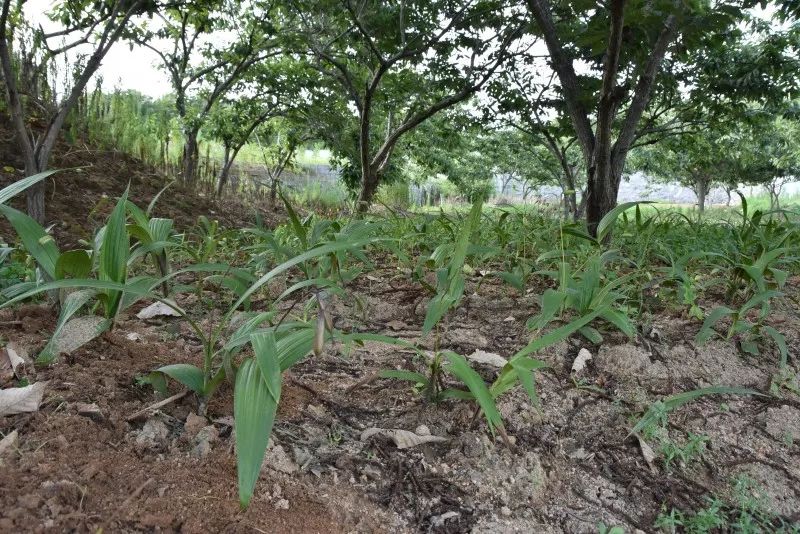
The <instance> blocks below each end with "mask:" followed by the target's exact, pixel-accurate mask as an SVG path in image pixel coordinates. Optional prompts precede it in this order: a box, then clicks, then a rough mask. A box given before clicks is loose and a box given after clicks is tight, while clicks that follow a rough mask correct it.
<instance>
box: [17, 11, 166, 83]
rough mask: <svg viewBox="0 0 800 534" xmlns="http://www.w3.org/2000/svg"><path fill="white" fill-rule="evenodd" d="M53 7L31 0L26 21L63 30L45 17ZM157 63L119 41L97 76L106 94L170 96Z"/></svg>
mask: <svg viewBox="0 0 800 534" xmlns="http://www.w3.org/2000/svg"><path fill="white" fill-rule="evenodd" d="M54 4H55V2H52V1H51V0H28V1H27V2H26V3H25V7H24V11H25V17H26V18H27V19H28V20H29V21H31V22H32V23H33V24H40V25H42V27H43V28H44V29H45V31H52V30H55V29H60V28H61V24H59V23H54V22H52V21H50V20H49V19H48V18H47V16H46V15H45V13H47V12H48V11H49V10H50V9H51V7H52V6H53V5H54ZM51 44H52V46H57V44H58V43H57V42H56V40H53V42H52V43H51ZM78 48H79V49H81V47H78ZM83 50H85V49H83ZM157 60H158V56H156V54H155V52H153V51H152V50H150V49H147V48H144V47H142V46H134V48H133V50H131V48H130V46H129V44H128V43H127V42H123V41H119V42H117V43H115V44H114V46H112V47H111V50H109V52H108V54H107V55H106V57H105V59H104V60H103V63H102V64H101V66H100V69H99V70H98V73H97V75H99V76H102V77H103V89H104V90H105V91H113V90H114V89H116V88H120V89H134V90H136V91H139V92H141V93H144V94H146V95H148V96H152V97H159V96H162V95H164V94H166V93H168V92H169V91H170V86H169V81H168V79H167V76H166V74H165V73H164V72H162V71H160V70H159V69H158V67H157V65H158V61H157ZM97 75H96V76H97ZM90 87H92V84H90Z"/></svg>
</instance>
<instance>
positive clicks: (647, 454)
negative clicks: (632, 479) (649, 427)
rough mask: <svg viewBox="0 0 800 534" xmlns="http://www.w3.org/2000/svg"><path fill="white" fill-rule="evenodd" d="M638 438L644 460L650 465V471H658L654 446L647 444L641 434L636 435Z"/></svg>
mask: <svg viewBox="0 0 800 534" xmlns="http://www.w3.org/2000/svg"><path fill="white" fill-rule="evenodd" d="M636 439H638V440H639V448H640V449H641V450H642V456H643V457H644V460H645V461H646V462H647V465H649V466H650V471H652V472H654V473H655V472H656V465H655V460H656V451H654V450H653V447H651V446H650V445H648V444H647V442H646V441H645V440H643V439H642V438H641V437H640V436H636Z"/></svg>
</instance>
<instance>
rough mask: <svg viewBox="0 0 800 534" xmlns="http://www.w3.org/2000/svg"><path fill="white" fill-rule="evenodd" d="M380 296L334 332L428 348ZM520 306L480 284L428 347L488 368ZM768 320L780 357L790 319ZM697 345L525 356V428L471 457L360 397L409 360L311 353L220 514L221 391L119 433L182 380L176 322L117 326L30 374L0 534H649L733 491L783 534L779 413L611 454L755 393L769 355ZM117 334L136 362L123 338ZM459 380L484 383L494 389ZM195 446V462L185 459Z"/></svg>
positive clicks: (666, 337)
mask: <svg viewBox="0 0 800 534" xmlns="http://www.w3.org/2000/svg"><path fill="white" fill-rule="evenodd" d="M394 274H395V273H393V272H392V271H391V270H390V269H385V270H383V271H379V272H375V273H372V274H371V277H370V278H371V279H370V280H364V281H363V282H361V283H360V284H359V285H358V287H355V288H353V290H354V291H355V292H356V293H357V294H359V295H361V296H362V299H363V300H364V301H365V302H366V305H367V309H366V310H365V311H364V312H359V311H358V309H357V308H356V307H355V306H351V305H348V304H347V303H337V306H336V308H337V315H338V323H337V325H338V326H339V327H344V328H350V329H362V330H366V331H371V332H382V333H386V334H389V335H393V336H397V337H401V338H404V339H408V340H414V341H418V342H420V343H421V344H422V345H423V346H424V345H425V344H426V343H427V344H431V343H432V340H430V339H427V340H420V339H419V332H420V328H421V324H422V319H423V313H424V301H425V298H424V294H423V293H422V291H421V289H418V288H417V287H415V286H412V285H403V284H402V283H401V284H398V283H397V281H396V280H395V281H391V282H390V279H392V278H393V277H394ZM384 282H386V283H384ZM392 284H394V287H395V288H394V289H393V290H391V291H387V290H386V288H388V287H392ZM473 287H474V286H473ZM534 302H535V299H534V298H533V297H532V296H522V297H520V296H518V295H516V294H515V293H514V292H513V291H511V290H507V289H506V288H505V287H503V286H499V285H495V284H493V282H492V281H485V282H484V283H483V284H482V285H481V289H480V291H479V292H478V293H477V294H475V293H469V296H468V297H467V299H466V303H465V305H464V306H463V307H462V308H461V310H459V311H458V312H457V313H456V314H455V317H453V318H452V319H451V320H450V321H449V323H448V324H447V327H446V328H445V330H444V332H443V335H442V336H441V339H440V343H441V345H442V347H443V348H451V349H453V350H457V351H459V352H461V353H464V354H469V353H471V352H472V351H474V350H476V349H482V350H485V351H490V352H496V353H499V354H501V355H504V356H509V355H510V354H511V353H512V352H513V351H514V350H516V349H518V348H520V347H522V346H524V344H526V342H527V340H528V333H527V331H526V329H525V326H524V320H525V318H527V317H528V316H530V315H531V314H533V313H535V311H536V306H535V304H534ZM211 316H213V314H210V316H209V317H211ZM53 319H54V318H53V316H52V314H51V313H50V311H49V310H48V309H47V308H44V307H38V306H26V307H23V308H21V309H19V310H16V311H15V312H13V313H11V312H7V313H5V314H4V315H3V316H2V317H0V325H4V326H2V328H0V333H1V334H2V336H3V337H4V338H6V339H11V340H14V341H15V342H17V343H18V344H19V345H22V346H27V347H30V348H31V349H32V350H33V349H35V348H37V347H39V346H41V344H42V343H43V342H44V340H46V338H47V336H48V333H49V332H50V331H51V329H52V327H53ZM777 320H778V321H779V322H782V324H781V327H782V330H783V331H784V332H786V333H787V335H788V338H789V340H788V343H789V346H790V347H797V346H798V344H797V343H798V332H800V330H798V328H797V325H798V317H797V311H796V310H789V311H788V312H787V314H784V315H780V316H779V317H778V318H777ZM6 325H10V326H6ZM697 329H698V325H697V323H696V322H692V321H689V320H686V319H682V318H679V317H678V318H675V317H669V316H666V315H665V316H663V317H662V316H658V317H656V319H655V321H654V332H655V333H654V334H653V333H651V335H650V336H641V337H640V338H639V339H636V340H628V339H625V338H620V337H619V335H618V334H609V335H607V336H606V342H605V344H604V345H602V346H601V347H600V348H599V349H597V348H596V347H591V346H588V345H586V344H585V343H584V342H582V341H581V340H578V339H575V340H571V341H570V342H565V343H561V344H559V345H556V346H553V347H551V348H549V349H547V350H546V351H544V352H543V353H541V354H540V355H539V356H540V357H541V358H542V359H544V360H546V361H547V362H548V363H550V364H551V366H552V368H551V369H550V370H549V371H547V372H544V373H541V374H540V375H539V380H538V382H539V388H540V396H541V406H540V407H538V408H537V407H535V406H533V405H532V404H531V402H530V400H529V399H527V397H526V396H525V394H524V392H522V391H515V392H514V393H512V394H510V395H508V396H507V397H505V398H503V399H502V400H501V402H500V405H499V406H500V409H501V412H502V414H503V416H504V418H505V420H506V424H507V428H508V433H509V435H510V436H511V439H512V440H513V441H514V443H515V447H514V450H509V449H508V448H507V447H506V446H505V445H503V444H502V442H500V441H499V440H494V439H492V437H491V436H490V435H489V434H488V433H487V432H486V429H485V426H484V425H483V424H482V422H481V421H480V420H478V421H474V420H473V408H472V406H470V405H468V404H466V403H463V402H454V401H451V402H444V403H440V404H429V403H426V402H424V400H423V399H421V398H420V397H419V396H418V395H417V394H415V393H414V392H413V391H411V390H410V388H409V387H408V385H407V384H404V383H400V382H396V381H387V380H369V378H370V377H371V376H372V375H373V374H374V373H375V372H376V371H378V370H380V369H386V368H407V369H415V370H421V369H422V367H421V362H419V361H416V360H415V355H414V353H412V352H404V351H402V350H398V348H397V347H393V346H387V345H381V344H377V343H369V344H367V345H366V346H365V347H360V348H356V349H355V350H351V349H350V348H347V347H342V346H338V345H333V346H330V347H328V349H327V350H326V351H325V353H324V354H323V355H322V356H320V357H318V358H314V357H309V358H308V359H307V360H306V361H304V362H303V363H301V364H300V365H298V366H296V367H295V368H293V369H292V370H291V371H290V372H289V373H287V376H286V377H285V392H284V397H283V401H282V404H281V408H280V412H279V415H278V422H277V423H276V427H275V431H274V443H273V445H272V446H271V448H270V450H269V452H268V457H267V461H266V462H265V468H264V469H263V473H262V477H261V479H260V480H259V483H258V486H257V494H256V496H255V497H254V500H253V503H252V505H251V506H250V508H249V509H248V510H247V511H245V512H242V511H240V510H239V507H238V502H237V498H236V472H235V458H234V455H233V444H232V440H231V426H230V425H231V419H230V416H231V414H232V403H231V391H230V388H229V387H227V386H226V387H224V388H223V389H222V390H221V391H220V392H219V394H218V395H217V396H216V398H215V400H214V402H212V404H211V406H210V407H209V411H208V419H207V420H200V421H199V422H198V419H199V418H197V417H196V416H195V415H194V414H195V412H196V410H197V406H196V401H195V400H194V399H193V398H192V397H191V396H186V397H184V398H183V399H180V400H179V401H177V402H175V403H171V404H169V405H167V406H165V407H164V408H163V409H161V410H160V411H158V412H156V414H155V415H152V416H145V417H142V418H140V419H137V420H134V421H126V418H128V417H129V416H130V415H132V414H134V413H135V412H137V411H138V410H140V409H141V408H143V407H145V406H147V405H149V404H151V403H154V402H156V401H157V400H159V398H157V397H156V396H155V394H154V393H153V392H152V390H151V389H150V388H149V387H145V386H140V385H137V382H136V378H137V376H141V375H144V374H146V373H148V372H149V371H150V370H151V369H153V368H155V367H158V366H159V365H163V364H166V363H172V362H175V361H189V362H195V363H197V362H199V358H200V356H199V346H198V345H197V344H196V341H195V340H194V339H192V337H191V335H190V333H189V332H188V330H187V329H186V328H185V327H182V326H181V324H180V321H179V319H175V318H169V319H163V320H156V321H148V322H144V321H141V320H138V319H136V318H135V315H134V313H133V312H131V315H130V317H129V318H123V320H122V321H121V322H120V324H119V326H118V328H117V329H116V330H115V331H114V332H112V333H109V334H107V335H105V336H103V337H101V338H99V339H96V340H94V341H92V342H90V343H89V344H88V345H86V346H84V347H83V348H81V349H79V350H77V351H76V352H75V353H73V354H72V355H70V356H69V357H68V358H64V359H62V360H61V361H59V362H58V363H56V364H55V365H53V366H51V367H49V368H45V369H39V370H37V371H35V376H31V379H32V380H33V379H35V380H36V381H41V380H48V388H47V393H46V395H45V402H44V404H43V406H42V408H41V410H40V411H39V412H38V413H34V414H26V415H18V416H11V417H6V418H5V419H3V420H2V421H0V431H1V432H3V433H4V434H5V433H8V432H10V431H11V430H13V429H16V430H18V431H19V434H20V440H19V443H18V445H17V447H18V448H17V450H15V451H14V453H13V454H11V455H10V456H9V457H7V458H6V459H5V463H6V465H5V466H4V468H3V470H2V471H1V472H0V517H2V519H0V530H2V531H5V532H11V531H17V532H19V531H64V530H77V531H96V530H97V529H99V528H102V529H104V530H106V531H114V532H120V531H124V532H138V531H150V532H151V531H166V532H173V531H175V532H177V531H185V532H199V531H232V532H239V531H243V532H251V531H255V532H259V531H261V532H338V531H341V532H596V527H597V525H598V524H599V523H600V522H604V523H606V524H609V525H621V526H624V527H625V528H626V531H636V530H639V531H643V532H650V531H652V530H653V526H652V525H653V521H654V520H655V518H656V517H657V515H658V514H659V513H660V512H661V511H662V510H663V509H664V508H665V507H666V508H667V509H669V508H671V507H678V508H681V509H686V510H692V509H697V508H699V507H701V506H703V504H704V503H705V498H706V496H709V495H711V494H718V495H724V494H725V493H726V492H727V491H729V488H730V481H731V479H732V478H733V477H735V476H736V475H737V474H741V473H747V474H748V476H749V477H751V478H752V479H753V480H755V481H757V482H758V483H759V484H761V485H762V486H763V488H764V490H765V491H766V493H767V494H768V496H769V498H770V500H771V501H772V503H773V505H774V509H775V511H776V512H777V513H778V514H780V515H782V516H783V518H784V519H785V520H787V521H792V522H794V521H799V520H800V515H798V510H800V467H799V466H800V462H798V457H799V456H800V402H798V399H797V398H796V397H793V396H791V395H788V394H787V395H786V396H785V398H783V399H776V398H767V397H764V398H755V397H740V398H738V397H723V398H713V397H709V398H706V399H702V400H699V401H697V402H695V403H693V404H691V405H688V406H686V407H684V408H682V409H680V410H678V411H677V412H675V413H674V414H673V415H672V416H671V417H670V426H669V431H670V433H671V434H674V435H675V437H676V439H681V437H683V436H685V435H687V434H688V433H690V432H691V433H702V434H706V435H708V436H709V438H710V442H709V446H708V450H707V452H706V454H705V455H704V456H703V457H702V459H701V460H699V461H697V462H694V463H692V464H690V465H688V466H683V467H681V466H673V467H672V468H669V469H667V468H665V467H664V465H663V464H661V463H659V462H655V463H654V465H652V466H651V465H648V463H647V461H646V460H645V458H644V457H643V455H642V452H641V450H640V447H639V443H638V442H637V440H636V439H635V438H633V437H628V433H629V432H630V429H631V428H632V426H633V424H634V423H635V420H636V418H637V416H638V415H639V414H641V412H642V411H644V410H645V409H646V407H647V406H648V405H649V403H650V402H652V401H653V400H655V399H657V398H660V397H662V396H666V395H670V394H673V393H677V392H681V391H686V390H690V389H695V388H698V387H703V386H706V385H711V384H714V385H729V386H745V387H750V388H754V389H758V390H761V391H767V390H768V389H769V385H770V381H771V380H772V377H773V374H774V373H775V371H776V369H777V365H776V362H777V354H770V353H767V354H764V355H763V356H762V357H761V358H759V359H753V358H746V357H744V356H742V355H740V354H739V353H738V351H737V350H736V347H735V346H734V345H733V344H728V343H724V342H712V343H709V344H708V345H705V346H702V347H697V346H695V345H694V343H693V341H692V340H693V337H694V334H695V333H696V331H697ZM133 332H135V333H137V334H139V339H138V340H136V341H131V340H129V339H128V337H127V334H129V333H133ZM583 347H586V348H589V350H590V351H591V352H592V353H593V355H594V357H593V359H592V360H590V361H589V364H588V366H587V368H586V369H585V370H584V371H582V372H581V373H580V374H579V375H578V376H576V375H574V374H571V371H570V367H571V365H572V361H573V359H574V357H575V356H576V354H577V352H578V351H579V350H580V348H583ZM795 354H796V353H794V352H793V357H795ZM479 369H480V371H481V373H482V374H483V375H484V376H485V378H486V379H487V380H489V379H491V378H492V377H493V375H494V374H495V373H496V372H497V370H496V369H494V368H492V367H489V366H484V367H480V368H479ZM793 372H794V373H795V376H794V381H795V385H796V386H797V385H798V384H797V383H798V382H800V378H799V377H798V375H797V374H796V369H794V371H793ZM578 378H579V379H580V382H576V381H575V380H573V379H578ZM577 383H580V384H581V385H582V386H583V387H576V384H577ZM587 386H591V388H590V387H587ZM174 391H175V392H177V391H178V390H177V389H175V390H174ZM723 401H724V402H723ZM80 403H89V404H91V403H95V404H96V405H97V406H98V407H99V409H100V413H101V414H102V415H101V416H100V417H88V416H84V415H81V414H80V413H79V410H80V409H81V408H80ZM421 425H424V426H425V427H427V430H428V431H430V433H431V434H433V435H435V436H441V437H445V438H447V441H446V442H443V443H429V444H425V445H421V446H418V447H414V448H410V449H404V450H399V449H398V448H397V447H396V446H395V445H394V443H392V442H391V441H390V440H388V439H386V438H382V437H380V436H375V437H371V438H369V439H367V440H362V438H361V434H362V432H363V431H364V430H365V429H367V428H370V427H379V428H386V429H404V430H411V431H414V430H418V431H419V432H423V433H424V431H423V430H422V429H420V426H421ZM203 427H205V429H203ZM154 429H155V430H154ZM159 430H160V433H159ZM209 433H211V434H212V439H210V440H204V439H200V438H198V435H202V436H204V437H207V435H208V434H209ZM201 441H204V442H205V444H200V445H198V443H200V442H201ZM203 447H206V450H205V451H204V450H202V448H203Z"/></svg>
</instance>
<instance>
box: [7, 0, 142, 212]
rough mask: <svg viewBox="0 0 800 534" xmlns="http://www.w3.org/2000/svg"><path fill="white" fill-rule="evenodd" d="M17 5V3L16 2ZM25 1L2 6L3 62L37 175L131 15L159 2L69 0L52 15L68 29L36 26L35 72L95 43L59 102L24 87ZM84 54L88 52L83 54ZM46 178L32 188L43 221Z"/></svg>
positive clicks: (24, 148)
mask: <svg viewBox="0 0 800 534" xmlns="http://www.w3.org/2000/svg"><path fill="white" fill-rule="evenodd" d="M12 4H14V6H13V7H12ZM22 7H23V2H19V3H15V2H12V1H11V0H3V5H2V11H0V67H2V73H3V81H4V82H5V92H6V100H7V103H8V109H9V113H10V115H11V121H12V123H13V125H14V130H15V133H16V137H17V143H18V144H19V148H20V152H21V153H22V156H23V159H24V162H25V174H26V175H27V176H32V175H34V174H37V173H39V172H42V171H44V170H47V168H48V165H49V161H50V154H51V153H52V151H53V147H54V146H55V144H56V141H57V140H58V136H59V133H60V132H61V129H62V128H63V126H64V123H65V121H66V120H67V117H68V116H69V114H70V112H71V111H72V110H73V109H74V108H75V106H76V105H77V104H78V101H79V99H80V98H81V95H82V94H83V93H84V90H85V89H86V86H87V84H88V83H89V81H90V80H91V78H92V76H93V75H94V74H95V72H97V69H98V68H99V67H100V63H101V62H102V60H103V58H104V57H105V56H106V54H107V53H108V51H109V50H110V49H111V47H112V46H113V45H114V44H115V43H116V42H117V41H118V40H119V39H120V38H121V37H123V35H124V34H125V32H126V30H127V29H128V27H129V23H130V21H131V19H132V18H133V17H134V16H136V15H140V14H143V13H146V12H149V11H151V10H154V9H156V8H157V7H158V6H157V5H156V4H155V3H154V2H152V1H145V0H110V1H98V2H87V1H85V0H65V1H63V2H61V3H60V4H58V5H57V6H56V7H55V8H54V10H53V11H52V12H51V14H50V15H51V17H52V18H54V19H57V20H59V21H61V23H62V25H63V29H61V30H58V31H54V32H51V33H46V32H44V31H43V30H42V29H41V28H39V29H36V30H34V32H35V34H36V35H35V42H36V43H39V44H41V46H42V48H41V49H40V51H41V57H40V58H39V66H38V67H37V68H35V69H33V70H34V74H35V75H37V76H38V75H40V74H41V73H42V72H44V71H45V69H44V65H45V64H46V63H48V62H50V61H53V59H54V58H56V57H58V56H63V55H64V54H66V53H67V52H69V51H72V52H73V53H75V52H77V51H79V50H82V49H86V48H87V47H89V48H91V52H90V53H89V54H88V55H87V56H85V60H78V61H74V62H73V66H74V69H75V70H74V76H73V79H72V80H71V85H70V86H69V87H68V88H67V89H66V90H65V93H64V95H63V98H61V99H60V100H59V101H57V102H42V101H41V100H40V99H39V98H38V96H39V95H38V94H37V93H35V92H30V91H29V89H30V88H31V85H33V86H35V81H34V84H29V86H28V87H26V86H22V87H21V84H24V83H26V82H30V80H22V79H21V71H22V69H17V68H16V67H15V59H16V58H15V57H14V52H13V51H14V46H15V38H16V34H17V33H18V32H19V31H21V29H22V28H23V27H24V26H25V24H26V23H25V20H24V18H23V14H22ZM55 39H62V40H63V41H64V44H63V45H61V46H59V47H56V48H51V47H50V45H49V43H51V42H52V41H53V40H55ZM81 57H83V56H81ZM38 113H41V118H42V119H43V123H44V128H43V130H42V131H34V127H33V126H32V124H33V123H34V122H35V121H32V120H31V118H32V117H33V116H36V115H37V114H38ZM44 198H45V183H44V182H40V183H39V184H37V185H35V186H33V187H31V188H29V189H28V191H27V209H28V214H29V215H30V216H31V217H33V218H34V219H36V221H37V222H39V223H41V224H44V222H45V202H44Z"/></svg>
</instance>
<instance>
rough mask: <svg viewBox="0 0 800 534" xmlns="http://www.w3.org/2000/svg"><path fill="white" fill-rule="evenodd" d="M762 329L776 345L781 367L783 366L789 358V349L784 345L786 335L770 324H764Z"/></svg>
mask: <svg viewBox="0 0 800 534" xmlns="http://www.w3.org/2000/svg"><path fill="white" fill-rule="evenodd" d="M763 330H764V332H766V333H767V335H768V336H769V337H771V338H772V341H774V342H775V344H776V345H777V346H778V351H779V352H780V355H781V369H783V368H785V367H786V364H787V362H788V360H789V349H788V347H787V346H786V337H785V336H784V335H783V334H781V333H780V332H778V331H777V330H775V329H774V328H773V327H771V326H765V327H764V328H763Z"/></svg>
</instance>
